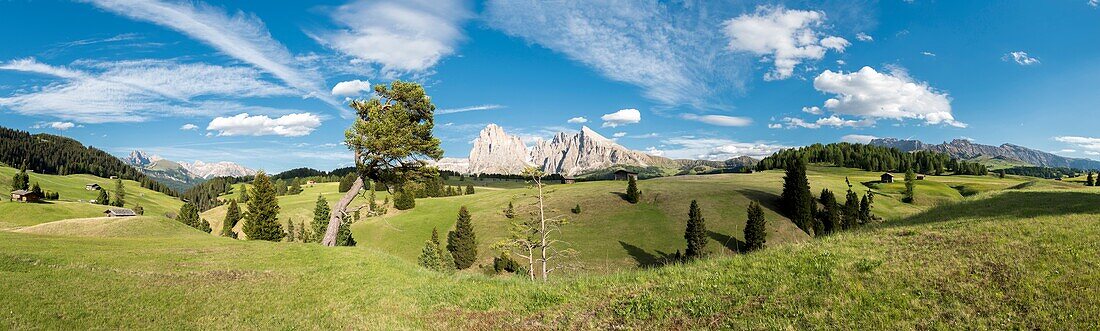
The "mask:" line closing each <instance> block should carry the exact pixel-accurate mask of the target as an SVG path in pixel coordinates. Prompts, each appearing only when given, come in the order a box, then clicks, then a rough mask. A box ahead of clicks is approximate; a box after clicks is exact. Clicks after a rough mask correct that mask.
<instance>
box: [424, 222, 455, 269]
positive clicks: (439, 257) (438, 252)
mask: <svg viewBox="0 0 1100 331" xmlns="http://www.w3.org/2000/svg"><path fill="white" fill-rule="evenodd" d="M440 244H441V243H440V242H439V230H438V229H436V228H432V237H431V238H430V239H428V240H427V241H425V242H424V249H423V250H421V251H420V257H419V258H417V261H418V263H419V264H420V266H421V267H425V268H428V269H431V270H435V271H444V270H448V269H450V266H448V265H447V263H451V262H450V261H448V259H446V258H444V254H447V252H446V251H444V250H443V248H442V247H441V246H440ZM452 264H453V263H452Z"/></svg>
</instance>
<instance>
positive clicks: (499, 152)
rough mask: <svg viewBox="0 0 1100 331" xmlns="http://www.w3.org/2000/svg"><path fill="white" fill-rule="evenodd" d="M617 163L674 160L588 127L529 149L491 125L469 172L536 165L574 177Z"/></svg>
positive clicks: (478, 141)
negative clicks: (620, 141)
mask: <svg viewBox="0 0 1100 331" xmlns="http://www.w3.org/2000/svg"><path fill="white" fill-rule="evenodd" d="M615 165H631V166H641V167H645V166H651V165H660V166H664V165H671V166H675V162H674V161H672V160H670V159H667V158H663V157H657V156H652V155H648V154H645V153H642V152H638V151H632V150H630V149H627V148H626V147H623V146H622V145H619V144H617V143H615V141H613V140H611V139H607V138H605V137H604V136H602V135H600V134H599V133H596V131H593V130H592V129H589V128H588V127H583V128H581V131H580V132H577V133H574V134H568V133H564V132H559V133H558V134H557V135H555V136H554V138H553V139H551V140H549V141H545V140H539V141H536V142H535V144H534V146H532V147H531V148H527V146H526V145H524V143H523V140H521V139H520V138H519V137H517V136H512V135H508V134H507V133H506V132H504V129H503V128H501V127H500V126H498V125H496V124H489V126H487V127H485V129H484V130H481V134H480V135H479V136H478V138H477V139H476V140H474V148H473V150H471V151H470V158H469V163H468V165H467V172H469V173H486V174H488V173H492V174H518V173H520V172H522V171H523V169H524V168H525V167H527V166H535V167H537V168H540V169H542V170H543V171H544V172H545V173H547V174H562V175H567V176H574V175H579V174H581V173H584V172H587V171H592V170H599V169H604V168H607V167H611V166H615Z"/></svg>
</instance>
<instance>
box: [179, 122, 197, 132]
mask: <svg viewBox="0 0 1100 331" xmlns="http://www.w3.org/2000/svg"><path fill="white" fill-rule="evenodd" d="M198 128H199V126H198V125H194V124H191V123H187V124H184V125H183V126H181V127H180V130H183V131H190V130H197V129H198Z"/></svg>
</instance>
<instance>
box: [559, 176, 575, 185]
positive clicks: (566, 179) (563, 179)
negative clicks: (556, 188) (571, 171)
mask: <svg viewBox="0 0 1100 331" xmlns="http://www.w3.org/2000/svg"><path fill="white" fill-rule="evenodd" d="M576 182H577V179H576V178H573V177H569V176H562V177H561V183H562V184H573V183H576Z"/></svg>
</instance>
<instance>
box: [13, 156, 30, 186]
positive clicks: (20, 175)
mask: <svg viewBox="0 0 1100 331" xmlns="http://www.w3.org/2000/svg"><path fill="white" fill-rule="evenodd" d="M30 181H31V177H30V175H27V164H26V162H24V163H23V166H21V167H20V168H19V172H17V173H15V175H14V176H12V178H11V190H12V191H18V190H26V189H29V188H30Z"/></svg>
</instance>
